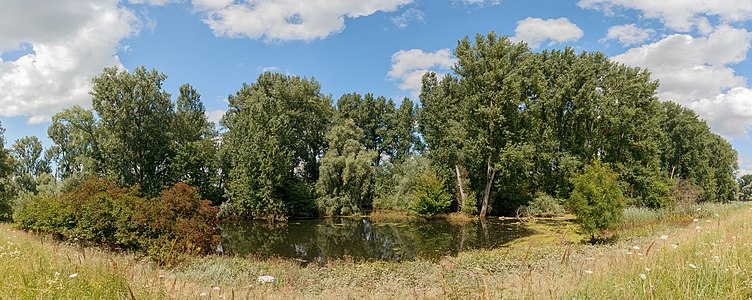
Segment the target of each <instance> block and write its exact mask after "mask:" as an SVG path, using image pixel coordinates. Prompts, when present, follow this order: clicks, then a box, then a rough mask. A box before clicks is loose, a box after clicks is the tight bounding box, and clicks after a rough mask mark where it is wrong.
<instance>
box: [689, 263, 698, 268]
mask: <svg viewBox="0 0 752 300" xmlns="http://www.w3.org/2000/svg"><path fill="white" fill-rule="evenodd" d="M688 264H689V267H690V268H692V269H697V266H695V265H694V264H691V263H688Z"/></svg>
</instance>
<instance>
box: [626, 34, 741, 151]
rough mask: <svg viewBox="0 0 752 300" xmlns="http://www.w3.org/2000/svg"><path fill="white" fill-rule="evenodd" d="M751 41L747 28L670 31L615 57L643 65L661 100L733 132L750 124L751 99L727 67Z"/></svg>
mask: <svg viewBox="0 0 752 300" xmlns="http://www.w3.org/2000/svg"><path fill="white" fill-rule="evenodd" d="M751 42H752V33H750V32H748V31H747V30H745V29H737V28H732V27H730V26H720V27H718V28H717V29H716V30H715V31H714V32H713V33H711V34H710V35H708V36H707V37H692V36H690V35H684V34H674V35H670V36H667V37H665V38H664V39H662V40H660V41H658V42H655V43H652V44H648V45H644V46H641V47H638V48H633V49H630V50H628V51H627V52H625V53H623V54H620V55H617V56H615V57H614V60H616V61H619V62H622V63H625V64H627V65H631V66H639V67H644V68H648V69H649V70H650V71H651V72H652V74H653V78H656V79H659V80H660V83H661V85H660V87H659V89H658V97H659V98H660V99H661V100H663V101H667V100H670V101H674V102H677V103H680V104H683V105H685V106H688V107H691V108H693V109H695V110H696V111H697V113H698V114H699V115H700V116H701V117H703V118H704V119H706V120H707V121H708V123H709V124H710V125H711V127H712V128H713V129H714V130H716V131H717V132H718V133H721V134H723V135H725V136H736V135H739V134H740V133H743V132H744V130H746V129H745V128H746V127H747V126H749V124H752V112H750V111H749V110H750V108H752V106H750V105H749V104H745V103H749V102H750V101H752V98H745V97H748V96H750V95H751V94H750V93H749V90H748V89H747V88H746V82H747V80H746V78H744V77H743V76H739V75H737V74H736V72H735V71H734V69H732V68H731V67H730V65H733V64H736V63H739V62H741V61H743V60H744V59H745V58H746V57H747V52H748V50H749V48H750V43H751ZM745 120H746V121H745ZM733 123H736V128H738V129H734V128H733V126H732V124H733Z"/></svg>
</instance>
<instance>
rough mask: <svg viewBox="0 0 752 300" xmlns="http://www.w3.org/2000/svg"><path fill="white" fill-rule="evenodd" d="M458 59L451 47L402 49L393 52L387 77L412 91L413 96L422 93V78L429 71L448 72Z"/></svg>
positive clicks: (401, 87) (404, 88)
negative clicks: (425, 49) (433, 50)
mask: <svg viewBox="0 0 752 300" xmlns="http://www.w3.org/2000/svg"><path fill="white" fill-rule="evenodd" d="M455 61H456V59H455V58H454V57H453V56H452V54H451V51H450V50H449V49H440V50H437V51H435V52H423V50H420V49H410V50H400V51H397V52H396V53H394V54H392V67H391V69H390V70H389V73H387V77H389V78H390V79H392V80H395V81H398V82H399V83H398V86H399V88H400V89H402V90H405V91H410V93H411V96H412V97H413V98H417V96H418V94H420V88H421V84H422V82H421V79H422V78H423V75H424V74H425V73H426V72H428V71H434V72H437V73H447V72H449V70H450V69H451V68H452V66H454V63H455Z"/></svg>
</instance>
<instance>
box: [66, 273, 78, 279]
mask: <svg viewBox="0 0 752 300" xmlns="http://www.w3.org/2000/svg"><path fill="white" fill-rule="evenodd" d="M76 276H78V273H73V274H70V275H68V278H76Z"/></svg>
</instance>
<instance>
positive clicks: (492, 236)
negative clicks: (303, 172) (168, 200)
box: [222, 218, 532, 263]
mask: <svg viewBox="0 0 752 300" xmlns="http://www.w3.org/2000/svg"><path fill="white" fill-rule="evenodd" d="M222 232H223V233H222V246H223V250H224V251H225V253H229V254H233V255H241V256H245V255H249V254H253V255H259V256H262V257H271V256H280V257H287V258H296V259H301V260H303V261H306V262H319V263H321V262H326V261H327V260H330V259H340V258H345V257H350V258H353V259H356V260H389V261H401V260H412V259H415V258H428V259H436V258H439V257H441V256H444V255H456V254H457V253H458V252H460V251H463V250H468V249H479V248H494V247H498V246H500V245H502V244H504V243H506V242H509V241H511V240H513V239H516V238H520V237H523V236H526V235H529V234H532V231H531V230H529V229H527V228H526V227H524V226H521V225H519V224H518V223H514V222H502V221H498V220H493V221H491V220H488V221H485V222H480V221H476V222H470V223H467V224H463V225H460V224H452V223H449V222H446V221H443V220H432V221H424V222H383V221H372V220H369V219H354V218H334V219H317V220H300V221H294V222H289V223H275V224H270V223H265V222H246V223H235V224H226V225H225V226H224V228H223V230H222Z"/></svg>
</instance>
